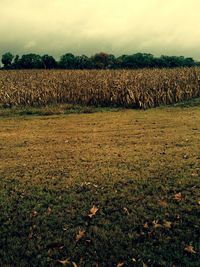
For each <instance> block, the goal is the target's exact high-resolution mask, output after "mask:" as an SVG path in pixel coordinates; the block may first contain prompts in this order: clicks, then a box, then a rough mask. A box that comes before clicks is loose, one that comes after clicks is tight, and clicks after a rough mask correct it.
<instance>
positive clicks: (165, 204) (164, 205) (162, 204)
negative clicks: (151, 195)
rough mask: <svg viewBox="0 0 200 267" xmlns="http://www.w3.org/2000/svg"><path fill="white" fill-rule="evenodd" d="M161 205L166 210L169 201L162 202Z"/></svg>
mask: <svg viewBox="0 0 200 267" xmlns="http://www.w3.org/2000/svg"><path fill="white" fill-rule="evenodd" d="M159 203H160V205H161V206H162V207H163V208H166V207H167V206H168V203H167V200H160V202H159Z"/></svg>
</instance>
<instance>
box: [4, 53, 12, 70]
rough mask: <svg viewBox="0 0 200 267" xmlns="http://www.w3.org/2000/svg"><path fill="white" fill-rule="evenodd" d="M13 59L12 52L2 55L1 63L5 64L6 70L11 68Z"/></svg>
mask: <svg viewBox="0 0 200 267" xmlns="http://www.w3.org/2000/svg"><path fill="white" fill-rule="evenodd" d="M13 58H14V56H13V55H12V54H11V53H10V52H7V53H5V54H3V55H2V59H1V62H2V63H3V65H4V67H5V68H9V67H11V64H12V60H13Z"/></svg>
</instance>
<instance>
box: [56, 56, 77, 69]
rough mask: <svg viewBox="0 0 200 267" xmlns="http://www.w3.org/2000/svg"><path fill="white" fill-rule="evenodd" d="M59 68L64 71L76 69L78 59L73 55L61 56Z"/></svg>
mask: <svg viewBox="0 0 200 267" xmlns="http://www.w3.org/2000/svg"><path fill="white" fill-rule="evenodd" d="M59 67H60V68H62V69H75V68H76V57H75V56H74V55H73V54H71V53H68V54H65V55H63V56H61V58H60V61H59Z"/></svg>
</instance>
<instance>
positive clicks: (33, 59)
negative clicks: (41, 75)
mask: <svg viewBox="0 0 200 267" xmlns="http://www.w3.org/2000/svg"><path fill="white" fill-rule="evenodd" d="M20 67H21V68H23V69H41V68H44V65H43V62H42V58H41V56H40V55H37V54H26V55H23V56H22V57H21V59H20Z"/></svg>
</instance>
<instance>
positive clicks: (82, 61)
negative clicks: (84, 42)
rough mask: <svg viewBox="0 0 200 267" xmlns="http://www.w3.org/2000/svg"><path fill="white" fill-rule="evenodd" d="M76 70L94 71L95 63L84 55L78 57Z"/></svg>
mask: <svg viewBox="0 0 200 267" xmlns="http://www.w3.org/2000/svg"><path fill="white" fill-rule="evenodd" d="M76 68H77V69H92V68H93V63H92V60H91V58H89V57H87V56H85V55H82V56H77V57H76Z"/></svg>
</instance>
